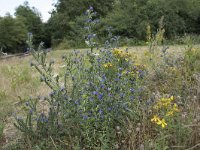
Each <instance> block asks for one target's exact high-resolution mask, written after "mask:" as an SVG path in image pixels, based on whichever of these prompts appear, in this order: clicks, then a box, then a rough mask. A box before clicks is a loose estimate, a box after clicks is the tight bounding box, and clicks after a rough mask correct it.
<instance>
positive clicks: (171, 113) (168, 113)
mask: <svg viewBox="0 0 200 150" xmlns="http://www.w3.org/2000/svg"><path fill="white" fill-rule="evenodd" d="M173 114H174V111H173V110H171V111H168V112H167V114H166V116H172V115H173Z"/></svg>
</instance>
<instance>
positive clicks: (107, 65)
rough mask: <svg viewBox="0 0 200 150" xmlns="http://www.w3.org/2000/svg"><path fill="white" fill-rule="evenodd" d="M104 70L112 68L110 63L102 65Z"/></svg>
mask: <svg viewBox="0 0 200 150" xmlns="http://www.w3.org/2000/svg"><path fill="white" fill-rule="evenodd" d="M103 66H104V67H105V68H110V67H112V66H113V65H112V64H111V63H106V64H104V65H103Z"/></svg>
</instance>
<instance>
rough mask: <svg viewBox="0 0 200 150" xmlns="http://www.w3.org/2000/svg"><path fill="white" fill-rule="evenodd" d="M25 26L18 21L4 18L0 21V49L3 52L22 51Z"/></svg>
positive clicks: (25, 32) (8, 17) (9, 17)
mask: <svg viewBox="0 0 200 150" xmlns="http://www.w3.org/2000/svg"><path fill="white" fill-rule="evenodd" d="M26 34H27V30H26V26H25V24H24V23H23V22H22V21H21V20H20V19H14V18H12V17H11V16H9V15H8V16H5V17H3V18H1V19H0V47H1V48H2V49H3V51H4V52H8V53H14V52H22V51H24V44H25V39H26Z"/></svg>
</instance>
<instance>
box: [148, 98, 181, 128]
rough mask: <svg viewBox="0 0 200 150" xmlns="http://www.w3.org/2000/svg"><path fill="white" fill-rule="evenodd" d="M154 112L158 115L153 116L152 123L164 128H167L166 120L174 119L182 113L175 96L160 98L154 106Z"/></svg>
mask: <svg viewBox="0 0 200 150" xmlns="http://www.w3.org/2000/svg"><path fill="white" fill-rule="evenodd" d="M153 110H154V113H156V115H153V117H152V119H151V122H153V123H156V124H157V125H160V126H161V127H162V128H165V127H166V126H167V123H166V120H168V119H172V117H173V116H174V115H175V114H176V113H177V112H179V111H180V110H179V108H178V105H177V104H176V103H175V102H174V97H173V96H171V97H169V98H165V97H163V98H160V99H159V100H158V101H157V102H156V103H155V105H154V106H153Z"/></svg>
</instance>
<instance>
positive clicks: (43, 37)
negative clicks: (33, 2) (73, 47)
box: [15, 2, 50, 46]
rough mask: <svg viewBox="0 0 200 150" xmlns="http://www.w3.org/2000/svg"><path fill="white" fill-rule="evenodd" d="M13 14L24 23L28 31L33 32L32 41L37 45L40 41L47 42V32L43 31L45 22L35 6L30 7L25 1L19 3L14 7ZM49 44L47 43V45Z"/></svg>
mask: <svg viewBox="0 0 200 150" xmlns="http://www.w3.org/2000/svg"><path fill="white" fill-rule="evenodd" d="M15 16H16V17H17V18H19V19H21V20H22V22H23V23H24V24H25V25H26V29H27V31H28V32H30V33H32V34H34V37H33V43H34V44H36V45H39V44H40V42H41V41H43V42H44V41H47V44H49V42H48V40H49V39H48V38H50V37H48V32H47V31H45V30H46V28H47V27H46V28H45V24H43V23H42V20H41V15H40V13H39V11H38V10H37V9H36V8H34V7H33V8H30V6H29V4H28V2H25V3H24V5H20V6H18V7H17V8H16V11H15ZM48 46H49V45H48Z"/></svg>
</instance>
